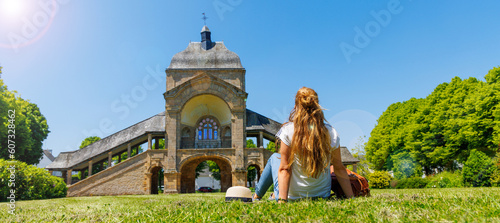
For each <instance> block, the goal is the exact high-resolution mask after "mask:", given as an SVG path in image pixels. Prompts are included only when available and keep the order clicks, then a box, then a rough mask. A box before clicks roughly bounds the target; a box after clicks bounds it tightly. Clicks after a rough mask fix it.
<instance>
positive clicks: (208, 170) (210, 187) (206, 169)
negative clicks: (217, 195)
mask: <svg viewBox="0 0 500 223" xmlns="http://www.w3.org/2000/svg"><path fill="white" fill-rule="evenodd" d="M195 178H196V179H195V190H196V191H198V192H219V191H220V189H221V186H220V180H221V175H220V167H219V165H217V163H216V162H214V161H212V160H205V161H203V162H201V163H200V164H198V166H197V167H196V170H195Z"/></svg>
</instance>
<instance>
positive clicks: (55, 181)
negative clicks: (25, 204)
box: [0, 159, 67, 201]
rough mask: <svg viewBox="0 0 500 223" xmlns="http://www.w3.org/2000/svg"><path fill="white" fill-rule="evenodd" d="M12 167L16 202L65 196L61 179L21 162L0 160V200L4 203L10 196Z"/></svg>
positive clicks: (64, 186) (65, 189) (64, 185)
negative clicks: (12, 167)
mask: <svg viewBox="0 0 500 223" xmlns="http://www.w3.org/2000/svg"><path fill="white" fill-rule="evenodd" d="M11 166H14V169H13V170H15V172H14V174H15V182H14V183H15V187H14V189H15V190H16V193H15V195H16V200H33V199H47V198H57V197H65V196H66V191H67V188H66V183H64V181H63V179H61V178H59V177H55V176H52V175H50V173H49V172H48V171H47V170H45V169H43V168H38V167H35V166H32V165H28V164H26V163H24V162H21V161H7V160H3V159H0V178H1V181H0V196H1V198H0V200H1V201H6V200H7V197H8V196H10V190H11V187H9V179H10V178H11V177H10V176H11V169H10V167H11Z"/></svg>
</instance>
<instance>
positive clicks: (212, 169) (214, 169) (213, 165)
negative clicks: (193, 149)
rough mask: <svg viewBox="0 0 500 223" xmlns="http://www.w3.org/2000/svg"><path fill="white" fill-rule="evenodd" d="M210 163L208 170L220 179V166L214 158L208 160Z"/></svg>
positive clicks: (215, 177)
mask: <svg viewBox="0 0 500 223" xmlns="http://www.w3.org/2000/svg"><path fill="white" fill-rule="evenodd" d="M206 162H207V164H208V170H209V171H210V172H211V173H212V177H213V178H214V179H216V180H220V168H219V165H217V163H215V162H214V161H212V160H207V161H206Z"/></svg>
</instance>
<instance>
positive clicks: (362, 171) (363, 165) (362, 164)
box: [352, 136, 372, 178]
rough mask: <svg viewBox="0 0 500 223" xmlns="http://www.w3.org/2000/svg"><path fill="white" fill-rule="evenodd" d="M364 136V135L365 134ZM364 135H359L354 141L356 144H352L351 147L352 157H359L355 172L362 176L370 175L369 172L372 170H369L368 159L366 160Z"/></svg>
mask: <svg viewBox="0 0 500 223" xmlns="http://www.w3.org/2000/svg"><path fill="white" fill-rule="evenodd" d="M365 137H366V136H365ZM365 137H361V136H360V137H359V138H358V141H357V142H356V145H355V146H354V148H353V149H352V152H353V154H352V156H353V157H354V158H357V159H359V163H358V164H357V170H356V172H357V173H358V174H359V175H361V176H363V177H365V178H366V177H368V175H370V173H371V172H372V170H370V165H371V164H370V162H368V160H366V152H365V146H366V143H365Z"/></svg>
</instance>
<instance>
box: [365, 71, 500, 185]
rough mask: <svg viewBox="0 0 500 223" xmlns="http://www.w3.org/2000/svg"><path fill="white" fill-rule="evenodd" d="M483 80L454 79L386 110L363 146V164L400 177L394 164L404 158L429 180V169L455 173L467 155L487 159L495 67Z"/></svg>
mask: <svg viewBox="0 0 500 223" xmlns="http://www.w3.org/2000/svg"><path fill="white" fill-rule="evenodd" d="M485 79H486V82H484V81H479V80H477V79H476V78H472V77H471V78H468V79H465V80H462V79H460V78H459V77H455V78H453V79H452V80H451V82H450V83H443V84H440V85H438V86H437V87H436V89H434V91H433V92H432V93H431V94H430V95H429V96H427V97H426V98H423V99H415V98H412V99H410V100H408V101H405V102H397V103H394V104H392V105H390V106H389V107H388V108H387V110H386V111H385V112H384V113H383V114H382V115H381V116H380V117H379V119H378V123H377V125H376V126H375V128H374V129H373V131H372V133H371V136H370V139H369V140H368V143H367V145H366V154H367V159H368V161H370V162H371V163H373V167H374V168H375V169H377V170H397V171H400V172H401V171H402V170H401V167H399V166H397V167H396V166H395V164H398V165H401V162H399V163H396V162H395V161H396V160H398V159H397V158H398V154H404V157H406V158H407V159H408V160H409V159H411V160H412V161H415V162H416V163H415V164H417V166H418V165H420V166H421V167H422V168H423V169H424V171H425V173H426V174H427V175H429V174H432V173H433V171H432V170H433V169H434V168H436V169H438V171H443V170H449V171H454V170H456V169H457V168H458V163H464V162H465V161H466V160H467V157H468V156H469V154H470V152H471V151H472V150H473V149H477V150H480V151H482V152H484V153H486V155H488V156H493V155H494V153H495V152H496V150H497V149H498V146H499V144H498V142H500V108H499V107H500V105H499V102H500V93H499V92H500V91H499V90H500V81H499V79H500V67H498V68H494V69H492V70H490V71H489V73H488V74H487V75H486V76H485ZM399 156H403V155H399ZM401 173H403V174H404V173H409V172H405V171H402V172H401ZM404 175H406V176H409V175H408V174H404Z"/></svg>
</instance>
